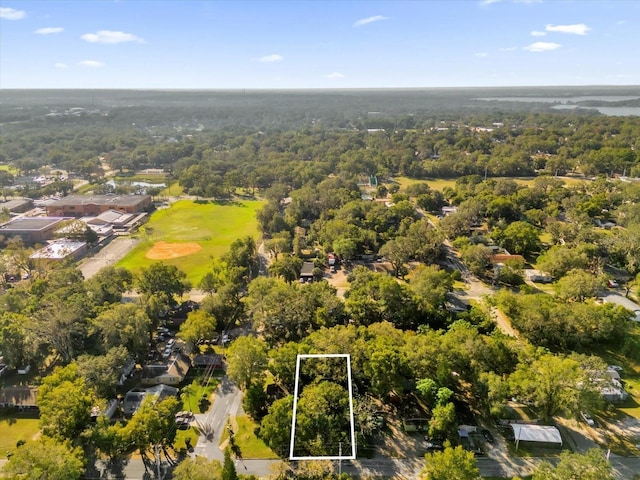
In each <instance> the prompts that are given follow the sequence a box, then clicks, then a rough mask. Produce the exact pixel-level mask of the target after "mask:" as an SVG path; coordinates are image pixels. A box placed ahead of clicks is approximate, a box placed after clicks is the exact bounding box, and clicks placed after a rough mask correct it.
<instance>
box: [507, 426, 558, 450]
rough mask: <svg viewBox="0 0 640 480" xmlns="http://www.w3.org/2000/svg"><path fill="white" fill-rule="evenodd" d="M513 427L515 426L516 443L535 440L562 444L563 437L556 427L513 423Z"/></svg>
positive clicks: (536, 441)
mask: <svg viewBox="0 0 640 480" xmlns="http://www.w3.org/2000/svg"><path fill="white" fill-rule="evenodd" d="M511 428H513V437H514V438H515V441H516V443H517V442H535V443H549V444H556V445H562V437H561V436H560V431H559V430H558V429H557V428H556V427H551V426H547V425H530V424H522V423H512V424H511Z"/></svg>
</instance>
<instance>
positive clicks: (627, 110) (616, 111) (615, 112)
mask: <svg viewBox="0 0 640 480" xmlns="http://www.w3.org/2000/svg"><path fill="white" fill-rule="evenodd" d="M551 108H555V109H556V110H573V109H574V108H590V109H593V110H598V111H599V112H600V113H602V114H603V115H608V116H609V117H624V116H627V115H636V116H640V107H583V106H582V105H554V106H553V107H551Z"/></svg>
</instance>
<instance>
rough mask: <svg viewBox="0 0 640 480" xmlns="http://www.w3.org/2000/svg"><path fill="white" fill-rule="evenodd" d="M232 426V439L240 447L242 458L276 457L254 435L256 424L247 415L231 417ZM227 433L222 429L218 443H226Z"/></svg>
mask: <svg viewBox="0 0 640 480" xmlns="http://www.w3.org/2000/svg"><path fill="white" fill-rule="evenodd" d="M231 424H232V428H233V430H234V433H235V435H234V440H235V442H236V445H238V447H239V449H240V453H241V454H242V458H278V456H277V455H276V454H275V453H273V450H271V449H270V448H269V447H268V446H267V445H266V444H265V443H264V442H263V441H262V440H260V439H259V438H258V437H256V435H255V433H254V431H255V430H256V428H257V427H258V424H257V423H255V422H254V421H253V420H251V418H250V417H248V416H247V415H240V416H237V417H235V418H233V419H232V422H231ZM228 440H229V433H228V432H227V429H226V428H225V429H224V433H223V434H222V438H221V439H220V444H221V445H222V444H225V445H226V444H227V442H228Z"/></svg>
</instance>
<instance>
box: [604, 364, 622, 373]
mask: <svg viewBox="0 0 640 480" xmlns="http://www.w3.org/2000/svg"><path fill="white" fill-rule="evenodd" d="M607 369H608V370H615V371H616V372H622V367H621V366H620V365H609V366H608V367H607Z"/></svg>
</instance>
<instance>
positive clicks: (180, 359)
mask: <svg viewBox="0 0 640 480" xmlns="http://www.w3.org/2000/svg"><path fill="white" fill-rule="evenodd" d="M190 367H191V361H190V360H189V357H187V356H186V355H184V354H183V353H178V354H176V355H173V356H170V357H169V362H168V363H167V364H155V365H145V366H144V367H142V384H143V385H159V384H163V385H179V384H180V383H181V382H182V381H183V380H184V377H186V376H187V373H188V372H189V368H190Z"/></svg>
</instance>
